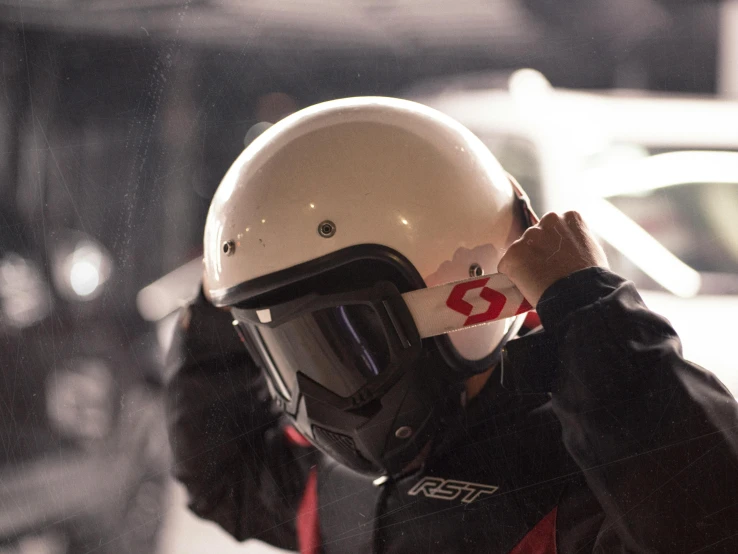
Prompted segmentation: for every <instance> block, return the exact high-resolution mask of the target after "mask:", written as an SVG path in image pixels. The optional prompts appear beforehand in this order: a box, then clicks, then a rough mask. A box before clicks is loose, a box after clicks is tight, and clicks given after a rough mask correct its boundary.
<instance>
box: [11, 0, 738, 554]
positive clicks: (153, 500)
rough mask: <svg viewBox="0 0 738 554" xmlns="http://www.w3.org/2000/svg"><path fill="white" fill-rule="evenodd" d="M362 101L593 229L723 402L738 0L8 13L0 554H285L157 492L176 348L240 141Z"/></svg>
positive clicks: (731, 366) (16, 6)
mask: <svg viewBox="0 0 738 554" xmlns="http://www.w3.org/2000/svg"><path fill="white" fill-rule="evenodd" d="M369 94H381V95H394V96H401V97H405V98H410V99H414V100H418V101H421V102H424V103H426V104H428V105H430V106H433V107H436V108H438V109H440V110H442V111H445V112H446V113H449V114H450V115H452V116H453V117H455V118H457V119H458V120H460V121H461V122H462V123H464V124H465V125H467V126H468V127H469V128H470V129H472V131H474V132H475V133H476V134H477V135H478V136H480V138H482V140H484V141H485V143H486V144H487V145H488V146H489V147H490V149H491V150H492V151H493V152H494V153H495V154H496V155H497V156H498V158H499V159H500V160H501V162H502V164H503V165H504V166H505V167H506V168H507V169H508V170H509V171H510V172H511V173H513V174H514V175H515V176H516V177H517V178H518V179H519V180H520V181H521V183H522V184H523V186H524V187H525V188H526V190H527V191H528V192H529V194H530V196H531V198H532V201H533V203H534V207H535V208H536V209H537V210H538V211H539V212H545V211H548V210H550V209H570V208H575V209H579V210H580V211H582V212H583V213H584V214H585V217H586V218H587V219H588V221H590V222H591V223H592V225H593V227H594V228H595V231H596V232H597V233H598V234H599V236H600V237H601V238H602V240H603V242H604V243H605V246H606V249H607V251H608V255H609V257H610V260H611V263H612V265H613V267H614V269H615V270H616V271H618V272H620V273H621V274H623V275H625V276H627V277H629V278H631V279H633V280H635V281H636V283H637V284H638V285H639V287H640V288H641V290H642V291H643V295H644V297H645V298H646V301H647V303H648V304H649V305H650V306H651V307H652V308H654V309H655V310H656V311H659V312H661V313H663V314H664V315H666V316H667V317H669V319H671V320H672V322H673V323H674V325H675V326H676V328H677V330H678V331H679V332H680V334H681V335H682V337H683V339H684V342H685V355H686V356H687V357H689V358H691V359H693V360H694V361H696V362H697V363H700V364H702V365H704V366H706V367H708V368H709V369H711V370H713V371H714V372H716V373H717V374H718V376H719V377H720V378H721V380H723V382H724V383H725V384H726V385H727V386H728V387H730V388H731V390H732V392H733V393H734V394H736V393H738V369H736V366H735V362H734V360H735V359H736V357H738V346H736V341H735V339H734V337H733V334H732V333H731V332H730V331H732V330H734V329H735V315H734V314H735V313H738V224H736V221H738V1H736V0H725V1H722V2H719V1H698V0H694V1H690V0H679V1H676V0H669V1H667V0H556V1H553V0H456V1H455V2H446V1H441V0H425V1H423V0H301V1H297V0H251V1H244V2H239V1H236V0H191V1H189V2H181V1H178V0H0V441H1V443H0V554H9V553H17V554H77V553H91V552H95V553H124V554H125V553H129V552H130V553H133V552H135V553H140V554H147V553H155V552H156V553H161V554H170V553H172V554H173V553H177V554H198V553H206V552H208V553H210V552H274V550H273V549H268V548H266V547H264V546H263V545H261V544H260V543H257V542H253V543H251V542H250V543H246V544H243V545H238V544H236V543H235V542H234V541H232V540H230V539H229V538H227V537H226V536H225V535H224V534H223V533H222V532H220V531H219V530H218V529H217V528H216V527H215V526H212V525H210V524H207V523H204V522H201V521H199V520H197V519H196V518H195V517H194V516H192V515H191V514H190V513H188V512H187V511H186V508H185V502H186V496H185V493H184V492H183V490H182V488H181V487H180V486H179V485H177V484H175V483H172V482H171V481H170V480H169V479H168V478H167V473H168V467H169V463H170V460H169V452H168V445H167V441H166V435H165V430H164V423H163V408H162V386H163V383H164V382H165V380H166V365H165V364H164V353H165V352H166V350H167V348H168V345H169V336H170V334H171V329H172V324H173V321H174V318H175V317H176V311H177V309H178V308H179V307H180V306H181V305H182V303H183V302H184V301H186V300H187V298H189V297H190V296H191V295H192V294H193V293H194V291H195V290H196V287H197V280H198V274H199V271H200V261H199V256H200V254H201V251H202V247H201V233H202V228H203V224H204V220H205V215H206V211H207V208H208V204H209V200H210V197H211V195H212V194H213V192H214V191H215V188H216V187H217V185H218V183H219V181H220V178H221V177H222V175H223V174H224V173H225V171H226V169H227V168H228V166H229V165H230V164H231V162H232V161H233V160H234V159H235V158H236V156H237V155H238V154H239V153H240V151H241V150H242V149H243V147H244V144H247V143H248V142H249V141H250V140H251V138H252V137H253V136H254V135H255V133H256V131H255V129H254V125H257V124H259V123H265V122H272V123H273V122H275V121H278V120H279V119H281V118H282V117H284V116H285V115H288V114H289V113H291V112H293V111H295V110H297V109H299V108H301V107H304V106H307V105H310V104H313V103H316V102H319V101H322V100H328V99H332V98H338V97H344V96H352V95H369ZM256 129H258V127H257V128H256Z"/></svg>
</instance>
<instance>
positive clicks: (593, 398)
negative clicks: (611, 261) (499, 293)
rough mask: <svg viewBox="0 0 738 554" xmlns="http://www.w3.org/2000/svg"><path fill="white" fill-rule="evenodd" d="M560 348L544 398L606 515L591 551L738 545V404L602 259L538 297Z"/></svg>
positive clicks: (544, 319)
mask: <svg viewBox="0 0 738 554" xmlns="http://www.w3.org/2000/svg"><path fill="white" fill-rule="evenodd" d="M537 309H538V313H539V314H540V317H541V321H542V323H543V326H544V329H545V330H546V331H547V332H551V333H553V334H554V336H555V342H556V349H557V353H558V357H559V361H560V364H559V371H558V376H557V384H556V386H555V389H554V393H553V408H554V411H555V412H556V415H557V416H558V418H559V420H560V421H561V425H562V429H563V440H564V443H565V445H566V448H567V450H568V451H569V453H570V455H571V456H572V457H573V458H574V460H575V461H576V462H577V464H578V465H579V467H580V468H581V469H582V471H583V474H584V477H585V479H586V481H587V484H588V486H589V488H590V489H591V490H592V492H593V493H594V495H595V496H596V498H597V500H598V501H599V503H600V505H601V507H602V509H603V511H604V513H605V519H604V522H603V524H602V526H601V528H600V531H599V534H598V537H597V541H596V543H595V551H596V552H603V551H604V552H616V551H617V552H621V551H626V552H649V553H651V552H670V553H681V552H684V553H686V552H711V553H712V552H735V551H736V544H738V407H737V405H736V402H735V400H734V399H733V397H732V396H731V394H730V393H729V392H728V391H727V390H726V388H725V387H724V386H723V385H722V384H721V383H720V382H719V381H718V379H717V378H716V377H715V376H714V375H712V374H711V373H709V372H708V371H705V370H704V369H702V368H700V367H698V366H696V365H694V364H692V363H690V362H688V361H686V360H685V359H684V358H683V357H682V351H681V343H680V341H679V338H678V337H677V335H676V333H675V331H674V329H672V327H671V325H670V324H669V322H668V321H667V320H666V319H664V318H663V317H660V316H658V315H656V314H654V313H653V312H651V311H649V310H648V309H647V308H646V307H645V305H644V303H643V301H642V300H641V298H640V297H639V295H638V293H637V292H636V290H635V287H634V286H633V284H632V283H630V282H626V281H625V280H623V279H622V278H620V277H618V276H617V275H615V274H613V273H610V272H609V271H607V270H604V269H601V268H589V269H585V270H582V271H579V272H577V273H575V274H573V275H571V276H569V277H567V278H565V279H562V280H561V281H558V282H557V283H555V284H554V285H553V286H551V287H550V288H549V289H548V290H547V291H546V292H545V293H544V295H543V297H542V298H541V300H540V302H539V304H538V307H537Z"/></svg>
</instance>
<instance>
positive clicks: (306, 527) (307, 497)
mask: <svg viewBox="0 0 738 554" xmlns="http://www.w3.org/2000/svg"><path fill="white" fill-rule="evenodd" d="M296 523H297V546H298V547H299V549H300V554H319V553H320V525H319V522H318V471H317V468H312V469H311V470H310V474H309V475H308V478H307V481H306V482H305V491H304V492H303V493H302V500H300V505H299V506H298V508H297V521H296Z"/></svg>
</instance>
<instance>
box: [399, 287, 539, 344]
mask: <svg viewBox="0 0 738 554" xmlns="http://www.w3.org/2000/svg"><path fill="white" fill-rule="evenodd" d="M402 299H403V300H404V301H405V303H406V304H407V307H408V309H409V311H410V314H411V315H412V317H413V320H414V321H415V325H416V326H417V328H418V333H419V334H420V338H427V337H433V336H436V335H442V334H444V333H451V332H453V331H460V330H462V329H469V328H471V327H477V326H479V325H486V324H488V323H492V322H493V321H499V320H501V319H506V318H508V317H513V316H515V315H518V314H522V313H525V312H527V311H529V310H531V309H532V306H531V305H530V304H529V303H528V301H527V300H526V299H525V298H524V297H523V295H522V294H521V293H520V291H519V290H518V289H517V288H515V285H513V284H512V282H511V281H510V279H508V278H507V277H506V276H505V275H502V274H501V273H496V274H494V275H488V276H484V277H472V278H470V279H466V280H464V281H456V282H453V283H446V284H443V285H438V286H435V287H430V288H426V289H418V290H413V291H410V292H406V293H405V294H403V295H402Z"/></svg>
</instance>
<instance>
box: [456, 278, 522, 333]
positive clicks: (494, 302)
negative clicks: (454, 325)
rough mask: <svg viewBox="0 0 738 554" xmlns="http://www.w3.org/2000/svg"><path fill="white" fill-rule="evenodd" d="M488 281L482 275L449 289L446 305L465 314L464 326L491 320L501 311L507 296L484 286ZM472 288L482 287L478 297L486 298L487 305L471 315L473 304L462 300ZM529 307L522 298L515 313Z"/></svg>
mask: <svg viewBox="0 0 738 554" xmlns="http://www.w3.org/2000/svg"><path fill="white" fill-rule="evenodd" d="M488 281H489V277H482V278H480V279H476V280H474V281H466V282H464V283H459V284H458V285H456V286H455V287H454V288H453V289H452V290H451V294H449V295H448V299H447V300H446V306H448V307H449V308H451V309H452V310H454V311H455V312H459V313H460V314H463V315H465V316H467V318H466V321H465V322H464V327H468V326H469V325H477V324H479V323H486V322H487V321H492V320H494V319H497V317H498V316H499V315H500V313H502V309H503V308H504V307H505V304H506V303H507V297H506V296H505V295H504V294H502V293H501V292H498V291H496V290H493V289H490V288H488V287H486V286H485V285H486V284H487V282H488ZM474 289H482V290H481V291H479V297H480V298H482V299H483V300H486V301H487V303H488V306H487V309H486V310H485V311H484V312H482V313H478V314H474V315H471V313H472V311H473V310H474V306H473V305H472V304H470V303H469V302H467V301H466V300H464V296H466V293H467V292H469V291H470V290H474ZM530 309H531V306H530V304H528V302H527V301H525V300H523V303H522V304H521V305H520V307H519V308H518V309H517V311H516V312H515V315H516V314H520V313H523V312H525V311H528V310H530Z"/></svg>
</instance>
